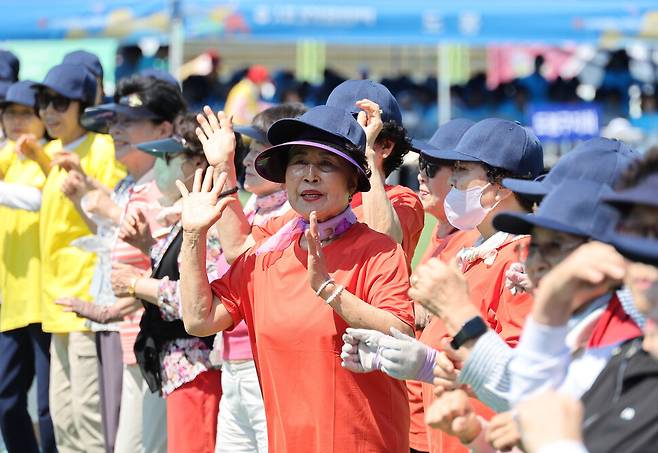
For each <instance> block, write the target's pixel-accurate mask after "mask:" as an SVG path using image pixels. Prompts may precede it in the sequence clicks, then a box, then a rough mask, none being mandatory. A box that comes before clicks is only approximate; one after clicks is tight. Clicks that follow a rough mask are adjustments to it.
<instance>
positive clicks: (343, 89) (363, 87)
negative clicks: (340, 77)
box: [327, 80, 402, 126]
mask: <svg viewBox="0 0 658 453" xmlns="http://www.w3.org/2000/svg"><path fill="white" fill-rule="evenodd" d="M362 99H368V100H370V101H372V102H374V103H376V104H377V105H379V108H380V109H381V111H382V121H383V122H387V121H393V122H395V123H396V124H397V125H398V126H402V112H401V111H400V106H399V105H398V101H397V99H395V96H393V94H392V93H391V92H390V91H389V90H388V88H386V87H385V86H384V85H382V84H381V83H378V82H374V81H372V80H346V81H345V82H343V83H341V84H340V85H338V86H337V87H336V88H334V89H333V91H332V92H331V93H329V97H328V98H327V105H328V106H330V107H337V108H339V109H343V110H346V111H348V112H350V113H351V114H352V115H358V114H359V112H360V111H361V109H359V108H358V107H357V106H356V102H357V101H360V100H362Z"/></svg>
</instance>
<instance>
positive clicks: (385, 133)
mask: <svg viewBox="0 0 658 453" xmlns="http://www.w3.org/2000/svg"><path fill="white" fill-rule="evenodd" d="M387 140H390V141H391V142H393V151H392V152H391V154H389V155H388V157H387V158H386V159H384V175H385V176H386V177H388V176H389V175H390V174H391V173H393V172H394V171H395V170H397V169H398V168H400V166H401V165H402V162H403V160H404V156H405V155H406V154H407V153H408V152H409V150H410V149H411V139H410V138H409V137H408V136H407V131H406V129H405V128H404V127H402V126H400V125H399V124H398V123H396V122H395V121H386V122H385V123H384V127H383V128H382V130H381V132H380V133H379V136H378V137H377V142H379V143H383V142H385V141H387Z"/></svg>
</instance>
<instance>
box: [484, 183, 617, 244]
mask: <svg viewBox="0 0 658 453" xmlns="http://www.w3.org/2000/svg"><path fill="white" fill-rule="evenodd" d="M611 190H612V189H610V187H609V186H607V185H606V184H601V183H597V182H594V181H587V180H565V181H563V182H562V184H560V185H559V186H557V187H556V188H555V189H554V190H553V191H552V192H551V193H550V194H548V196H546V198H544V200H543V201H542V203H541V204H540V205H539V208H538V209H537V212H535V213H533V214H528V213H519V212H503V213H501V214H498V215H497V216H496V217H494V219H493V225H494V227H495V228H496V229H497V230H499V231H504V232H506V233H512V234H531V233H532V230H533V228H535V227H541V228H545V229H548V230H552V231H557V232H560V233H568V234H573V235H576V236H582V237H588V238H593V239H601V238H603V237H605V235H606V234H607V232H608V231H609V229H610V226H611V225H614V224H615V223H616V222H617V219H618V216H619V213H618V212H617V211H616V210H615V209H614V208H612V206H610V205H608V204H607V203H605V202H604V198H605V196H606V195H607V194H609V193H610V192H611Z"/></svg>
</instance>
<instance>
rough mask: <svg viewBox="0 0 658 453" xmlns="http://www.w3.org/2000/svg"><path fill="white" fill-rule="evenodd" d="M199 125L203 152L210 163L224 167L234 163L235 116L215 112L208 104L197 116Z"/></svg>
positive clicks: (197, 131) (197, 129)
mask: <svg viewBox="0 0 658 453" xmlns="http://www.w3.org/2000/svg"><path fill="white" fill-rule="evenodd" d="M196 120H197V122H198V123H199V127H197V128H196V136H197V137H198V138H199V141H201V144H202V145H203V153H204V154H205V155H206V159H208V163H209V164H210V165H212V166H214V167H219V168H220V169H223V168H224V166H225V165H233V156H234V155H235V133H234V132H233V117H231V116H227V115H226V114H225V113H224V112H219V113H217V115H215V112H213V110H212V109H211V108H210V107H208V106H207V105H206V106H205V107H204V108H203V113H199V114H198V115H197V116H196Z"/></svg>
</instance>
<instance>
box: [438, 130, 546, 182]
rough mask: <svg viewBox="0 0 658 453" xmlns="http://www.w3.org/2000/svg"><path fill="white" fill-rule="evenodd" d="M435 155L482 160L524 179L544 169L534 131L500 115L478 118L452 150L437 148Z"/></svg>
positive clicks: (541, 152) (462, 159) (539, 145)
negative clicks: (501, 117) (439, 149)
mask: <svg viewBox="0 0 658 453" xmlns="http://www.w3.org/2000/svg"><path fill="white" fill-rule="evenodd" d="M436 157H437V158H439V159H444V160H454V161H462V162H479V163H484V164H487V165H489V166H491V167H494V168H502V169H504V170H507V171H509V172H511V173H513V174H514V175H517V176H520V177H528V178H536V177H537V176H539V175H540V174H541V173H542V171H543V170H544V151H543V149H542V146H541V143H540V142H539V139H538V138H537V137H536V136H535V134H534V133H533V132H532V131H531V130H530V129H528V128H526V127H523V126H521V125H520V124H519V123H517V122H514V121H508V120H503V119H500V118H487V119H484V120H482V121H478V122H477V123H475V124H474V125H473V126H471V127H470V128H469V129H468V130H467V131H466V133H464V135H463V136H462V139H461V140H460V141H459V143H458V144H457V147H456V148H455V149H454V150H445V151H441V152H439V153H437V154H436Z"/></svg>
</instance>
